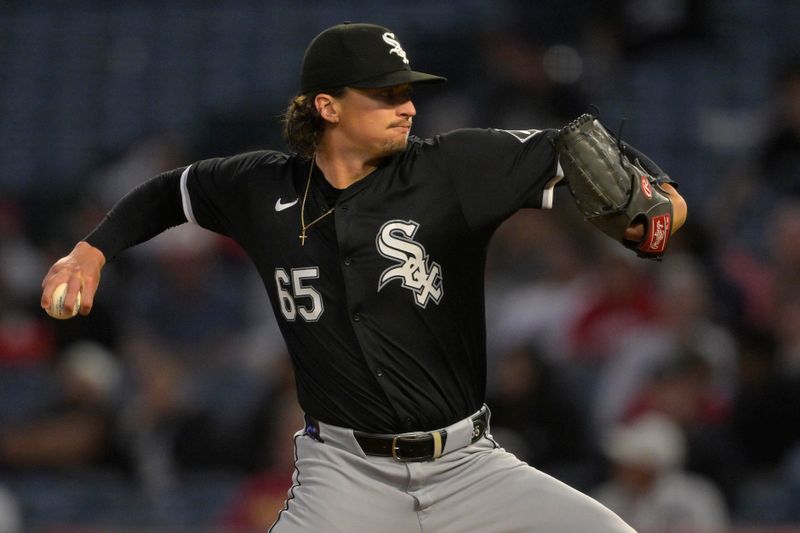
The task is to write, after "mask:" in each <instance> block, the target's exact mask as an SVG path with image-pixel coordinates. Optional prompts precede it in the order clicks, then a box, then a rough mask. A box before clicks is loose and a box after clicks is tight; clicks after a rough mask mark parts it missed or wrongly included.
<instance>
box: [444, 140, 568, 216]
mask: <svg viewBox="0 0 800 533" xmlns="http://www.w3.org/2000/svg"><path fill="white" fill-rule="evenodd" d="M552 133H554V131H553V130H499V129H464V130H456V131H453V132H450V133H447V134H444V135H441V136H440V137H439V138H438V142H439V144H440V146H441V148H442V154H443V159H442V161H440V164H442V165H444V169H443V170H444V171H445V172H446V173H447V174H448V175H449V176H450V177H451V179H452V181H453V184H454V187H455V189H456V193H457V194H458V197H459V200H460V202H461V205H462V209H463V211H464V215H465V217H466V219H467V221H468V223H469V224H470V225H471V226H472V227H473V229H475V230H479V229H482V228H485V227H491V226H496V225H498V224H500V223H501V222H502V221H503V220H505V219H506V218H508V217H509V216H511V215H512V214H513V213H514V212H516V211H517V210H519V209H520V208H522V207H533V208H546V209H549V208H551V207H552V204H553V187H554V186H555V185H556V183H558V182H559V181H560V180H561V178H563V173H562V172H561V167H560V166H559V164H558V160H557V156H556V152H555V149H554V148H553V146H552V144H551V143H550V141H549V139H548V135H550V134H552Z"/></svg>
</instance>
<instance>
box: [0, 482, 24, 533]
mask: <svg viewBox="0 0 800 533" xmlns="http://www.w3.org/2000/svg"><path fill="white" fill-rule="evenodd" d="M22 530H23V529H22V510H21V509H20V506H19V503H18V502H17V500H16V498H14V495H13V494H12V493H11V491H9V490H8V489H7V488H5V487H4V486H2V485H0V533H22Z"/></svg>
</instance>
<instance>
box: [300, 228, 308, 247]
mask: <svg viewBox="0 0 800 533" xmlns="http://www.w3.org/2000/svg"><path fill="white" fill-rule="evenodd" d="M299 236H300V246H305V245H306V238H307V237H306V232H305V231H304V232H303V233H301V234H300V235H299Z"/></svg>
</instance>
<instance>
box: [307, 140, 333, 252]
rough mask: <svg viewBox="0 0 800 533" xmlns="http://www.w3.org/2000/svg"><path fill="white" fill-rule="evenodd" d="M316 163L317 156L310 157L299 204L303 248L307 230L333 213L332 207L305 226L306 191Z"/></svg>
mask: <svg viewBox="0 0 800 533" xmlns="http://www.w3.org/2000/svg"><path fill="white" fill-rule="evenodd" d="M316 161H317V154H314V155H313V156H312V157H311V165H310V166H309V169H308V180H306V191H305V192H304V193H303V203H302V204H300V227H301V230H300V246H305V244H306V239H307V238H308V228H310V227H311V226H313V225H314V224H316V223H317V222H319V221H320V220H322V219H323V218H325V217H326V216H328V215H330V214H331V213H333V209H334V208H333V207H331V208H330V209H328V210H327V211H325V212H324V213H322V214H321V215H320V216H318V217H317V218H315V219H314V220H312V221H311V222H309V223H308V224H306V199H307V198H308V189H309V188H310V187H311V175H312V174H313V173H314V164H315V163H316Z"/></svg>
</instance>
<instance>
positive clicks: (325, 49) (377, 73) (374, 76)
mask: <svg viewBox="0 0 800 533" xmlns="http://www.w3.org/2000/svg"><path fill="white" fill-rule="evenodd" d="M444 81H447V78H443V77H441V76H434V75H433V74H426V73H424V72H416V71H414V70H411V66H410V65H409V61H408V56H407V55H406V52H405V51H404V50H403V48H402V47H401V46H400V42H399V41H398V40H397V37H395V35H394V33H392V31H391V30H389V29H388V28H384V27H383V26H378V25H376V24H364V23H350V22H345V23H342V24H338V25H336V26H333V27H331V28H328V29H327V30H325V31H323V32H322V33H320V34H319V35H317V36H316V37H314V39H313V40H312V41H311V44H309V45H308V48H307V49H306V53H305V56H304V57H303V69H302V75H301V81H300V92H301V94H308V93H311V92H314V91H324V90H328V89H337V88H339V87H358V88H375V87H391V86H393V85H401V84H403V83H441V82H444Z"/></svg>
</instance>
